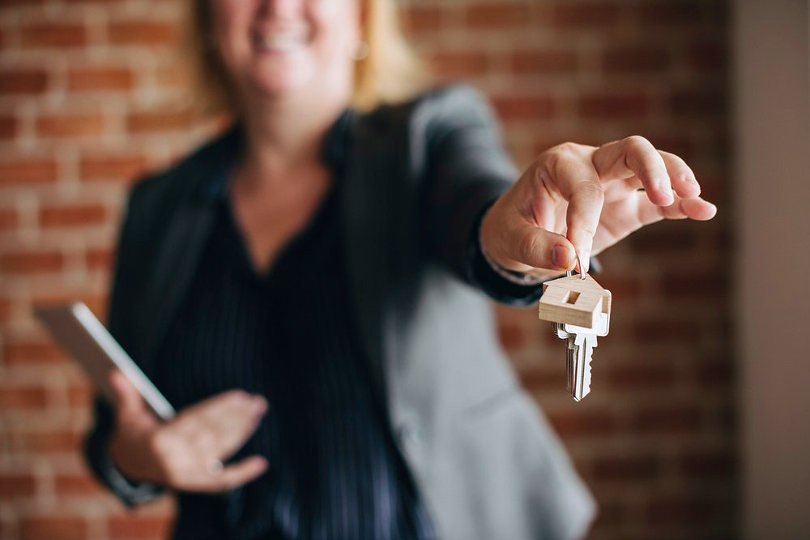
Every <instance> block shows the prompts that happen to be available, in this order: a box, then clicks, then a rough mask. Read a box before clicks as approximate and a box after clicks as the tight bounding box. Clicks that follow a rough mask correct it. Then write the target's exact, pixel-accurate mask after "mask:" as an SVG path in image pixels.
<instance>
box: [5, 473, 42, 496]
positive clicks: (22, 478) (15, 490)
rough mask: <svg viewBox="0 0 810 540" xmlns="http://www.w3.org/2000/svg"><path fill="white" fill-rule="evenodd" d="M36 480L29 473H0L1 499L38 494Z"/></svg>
mask: <svg viewBox="0 0 810 540" xmlns="http://www.w3.org/2000/svg"><path fill="white" fill-rule="evenodd" d="M36 487H37V482H36V479H35V478H34V477H33V476H32V475H31V474H28V473H11V472H0V499H6V500H9V499H10V500H14V499H16V498H17V497H30V496H32V495H33V494H34V493H35V492H36Z"/></svg>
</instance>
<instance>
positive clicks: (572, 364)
mask: <svg viewBox="0 0 810 540" xmlns="http://www.w3.org/2000/svg"><path fill="white" fill-rule="evenodd" d="M568 336H569V337H568V357H567V360H566V366H565V368H566V369H565V371H566V386H567V388H568V393H569V394H571V397H573V398H574V401H581V400H582V398H584V397H585V396H587V395H588V393H589V392H590V391H591V360H592V359H593V349H594V347H596V335H595V334H592V333H590V332H588V333H580V334H571V333H569V335H568Z"/></svg>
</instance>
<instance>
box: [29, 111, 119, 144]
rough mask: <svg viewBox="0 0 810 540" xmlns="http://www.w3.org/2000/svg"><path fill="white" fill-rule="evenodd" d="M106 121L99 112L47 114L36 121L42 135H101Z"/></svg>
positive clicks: (38, 132) (105, 126)
mask: <svg viewBox="0 0 810 540" xmlns="http://www.w3.org/2000/svg"><path fill="white" fill-rule="evenodd" d="M106 129H107V122H106V121H105V119H104V116H103V115H101V114H47V115H43V116H40V117H39V118H37V121H36V130H37V134H38V135H40V136H42V137H64V138H72V137H92V136H100V135H103V134H104V132H105V131H106Z"/></svg>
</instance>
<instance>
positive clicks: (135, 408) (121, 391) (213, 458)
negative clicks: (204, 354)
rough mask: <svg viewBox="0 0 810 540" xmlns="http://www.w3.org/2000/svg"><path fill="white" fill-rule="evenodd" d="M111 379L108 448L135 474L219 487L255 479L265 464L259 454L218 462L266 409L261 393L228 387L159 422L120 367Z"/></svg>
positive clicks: (195, 487)
mask: <svg viewBox="0 0 810 540" xmlns="http://www.w3.org/2000/svg"><path fill="white" fill-rule="evenodd" d="M110 382H111V384H112V386H113V388H114V390H115V393H116V430H115V433H114V435H113V437H112V440H111V441H110V453H111V456H112V459H113V462H114V463H115V465H116V466H117V467H118V468H119V469H120V470H121V472H123V473H124V474H125V475H126V476H128V477H130V478H132V479H133V480H138V481H147V482H153V483H156V484H160V485H164V486H167V487H169V488H171V489H176V490H182V491H199V492H221V491H227V490H230V489H233V488H235V487H237V486H240V485H242V484H245V483H247V482H249V481H251V480H253V479H254V478H256V477H258V476H259V475H260V474H262V473H263V472H264V471H265V469H266V468H267V461H266V460H265V459H264V458H263V457H261V456H258V455H255V456H250V457H247V458H244V459H242V460H241V461H239V462H237V463H234V464H232V465H227V466H224V467H223V466H222V462H223V461H225V460H226V459H227V458H228V457H230V456H232V455H233V454H234V453H235V452H236V451H237V450H239V448H241V447H242V446H243V445H244V443H245V441H247V439H248V438H249V437H250V435H251V434H252V433H253V432H254V431H255V430H256V428H257V427H258V425H259V421H260V420H261V418H262V416H263V415H264V413H265V411H266V410H267V402H266V401H265V399H264V398H263V397H261V396H256V395H251V394H248V393H247V392H244V391H242V390H231V391H228V392H224V393H222V394H218V395H216V396H213V397H211V398H208V399H206V400H205V401H202V402H200V403H198V404H196V405H193V406H191V407H189V408H187V409H185V410H183V411H181V412H180V414H178V415H177V417H175V418H174V419H173V420H171V421H170V422H166V423H161V422H160V421H159V420H158V419H157V418H156V417H155V415H154V414H152V412H151V411H150V410H149V409H148V408H147V406H146V403H144V401H143V399H142V398H141V395H140V394H139V393H138V391H137V390H136V389H135V387H134V386H133V385H132V383H130V382H129V380H127V378H126V377H125V376H124V375H123V374H122V373H121V372H120V371H118V370H114V371H113V372H112V373H111V375H110Z"/></svg>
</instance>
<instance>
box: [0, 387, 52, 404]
mask: <svg viewBox="0 0 810 540" xmlns="http://www.w3.org/2000/svg"><path fill="white" fill-rule="evenodd" d="M47 401H48V397H47V394H46V392H45V389H44V388H42V387H38V386H17V387H8V386H6V387H0V407H2V408H9V409H13V408H21V409H31V408H35V409H38V408H42V407H45V404H46V403H47Z"/></svg>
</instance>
